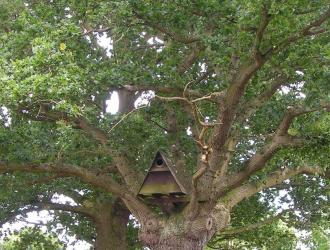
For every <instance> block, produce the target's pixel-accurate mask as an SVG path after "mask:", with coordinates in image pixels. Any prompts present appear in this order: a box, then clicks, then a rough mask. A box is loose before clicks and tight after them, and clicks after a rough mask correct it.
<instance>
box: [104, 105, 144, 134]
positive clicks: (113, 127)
mask: <svg viewBox="0 0 330 250" xmlns="http://www.w3.org/2000/svg"><path fill="white" fill-rule="evenodd" d="M146 107H148V106H147V105H145V106H141V107H138V108H136V109H133V110H131V111H130V112H128V113H127V114H125V115H124V116H123V117H122V118H121V119H120V120H119V121H118V122H117V123H116V124H115V125H113V126H112V127H111V128H110V129H109V131H108V134H110V133H111V132H112V130H114V129H115V128H116V127H117V126H118V125H119V124H120V123H121V122H122V121H124V120H125V119H126V118H127V117H128V116H129V115H131V114H132V113H134V112H135V111H138V110H140V109H143V108H146Z"/></svg>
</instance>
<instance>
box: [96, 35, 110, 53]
mask: <svg viewBox="0 0 330 250" xmlns="http://www.w3.org/2000/svg"><path fill="white" fill-rule="evenodd" d="M97 42H98V44H99V45H100V46H101V47H102V48H104V49H105V50H106V52H107V56H108V57H111V55H112V52H111V51H112V49H113V40H112V39H111V37H108V36H107V34H106V33H105V32H104V33H103V34H102V35H97Z"/></svg>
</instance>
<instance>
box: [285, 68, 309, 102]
mask: <svg viewBox="0 0 330 250" xmlns="http://www.w3.org/2000/svg"><path fill="white" fill-rule="evenodd" d="M299 72H300V71H299ZM301 73H302V72H301ZM302 74H303V73H302ZM304 84H305V82H304V81H302V82H299V83H294V84H290V85H289V86H283V87H282V88H281V89H280V90H279V92H280V94H281V95H287V94H288V93H290V92H291V91H294V92H295V93H296V95H297V97H298V98H301V99H303V98H306V95H305V94H304V93H303V92H302V88H303V87H304Z"/></svg>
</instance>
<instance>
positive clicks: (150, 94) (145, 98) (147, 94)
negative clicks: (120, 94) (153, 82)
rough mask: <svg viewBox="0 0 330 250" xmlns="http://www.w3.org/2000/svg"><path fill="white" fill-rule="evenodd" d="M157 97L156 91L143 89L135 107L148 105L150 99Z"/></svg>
mask: <svg viewBox="0 0 330 250" xmlns="http://www.w3.org/2000/svg"><path fill="white" fill-rule="evenodd" d="M154 97H155V92H154V91H151V90H150V91H143V92H142V94H141V95H140V96H139V98H137V99H136V101H135V103H134V106H135V108H138V107H141V106H146V105H149V104H150V100H151V99H152V98H154Z"/></svg>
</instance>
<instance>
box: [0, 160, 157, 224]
mask: <svg viewBox="0 0 330 250" xmlns="http://www.w3.org/2000/svg"><path fill="white" fill-rule="evenodd" d="M13 171H21V172H32V173H59V174H63V175H67V176H73V177H78V178H80V179H81V180H82V181H84V182H86V183H89V184H91V185H92V186H94V187H98V188H101V189H103V190H105V191H106V192H110V193H112V194H114V195H117V196H118V197H120V198H121V199H122V200H123V202H124V203H125V205H126V206H127V207H128V209H130V211H131V212H132V213H133V214H134V215H135V216H136V217H137V218H139V219H140V218H144V217H145V216H146V215H151V216H152V215H153V212H152V211H151V210H150V209H149V208H148V207H147V206H146V205H144V204H143V203H142V202H140V201H139V200H138V199H137V198H136V197H135V195H134V194H133V193H132V192H130V191H129V190H127V189H126V188H125V187H124V186H121V185H119V184H118V183H117V182H115V181H114V180H113V179H112V178H111V177H110V176H99V175H97V174H96V173H94V172H91V171H89V170H87V169H85V168H82V167H78V166H74V165H69V164H62V165H53V164H39V165H38V164H16V163H11V164H7V163H4V162H0V174H2V173H6V172H13Z"/></svg>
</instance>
